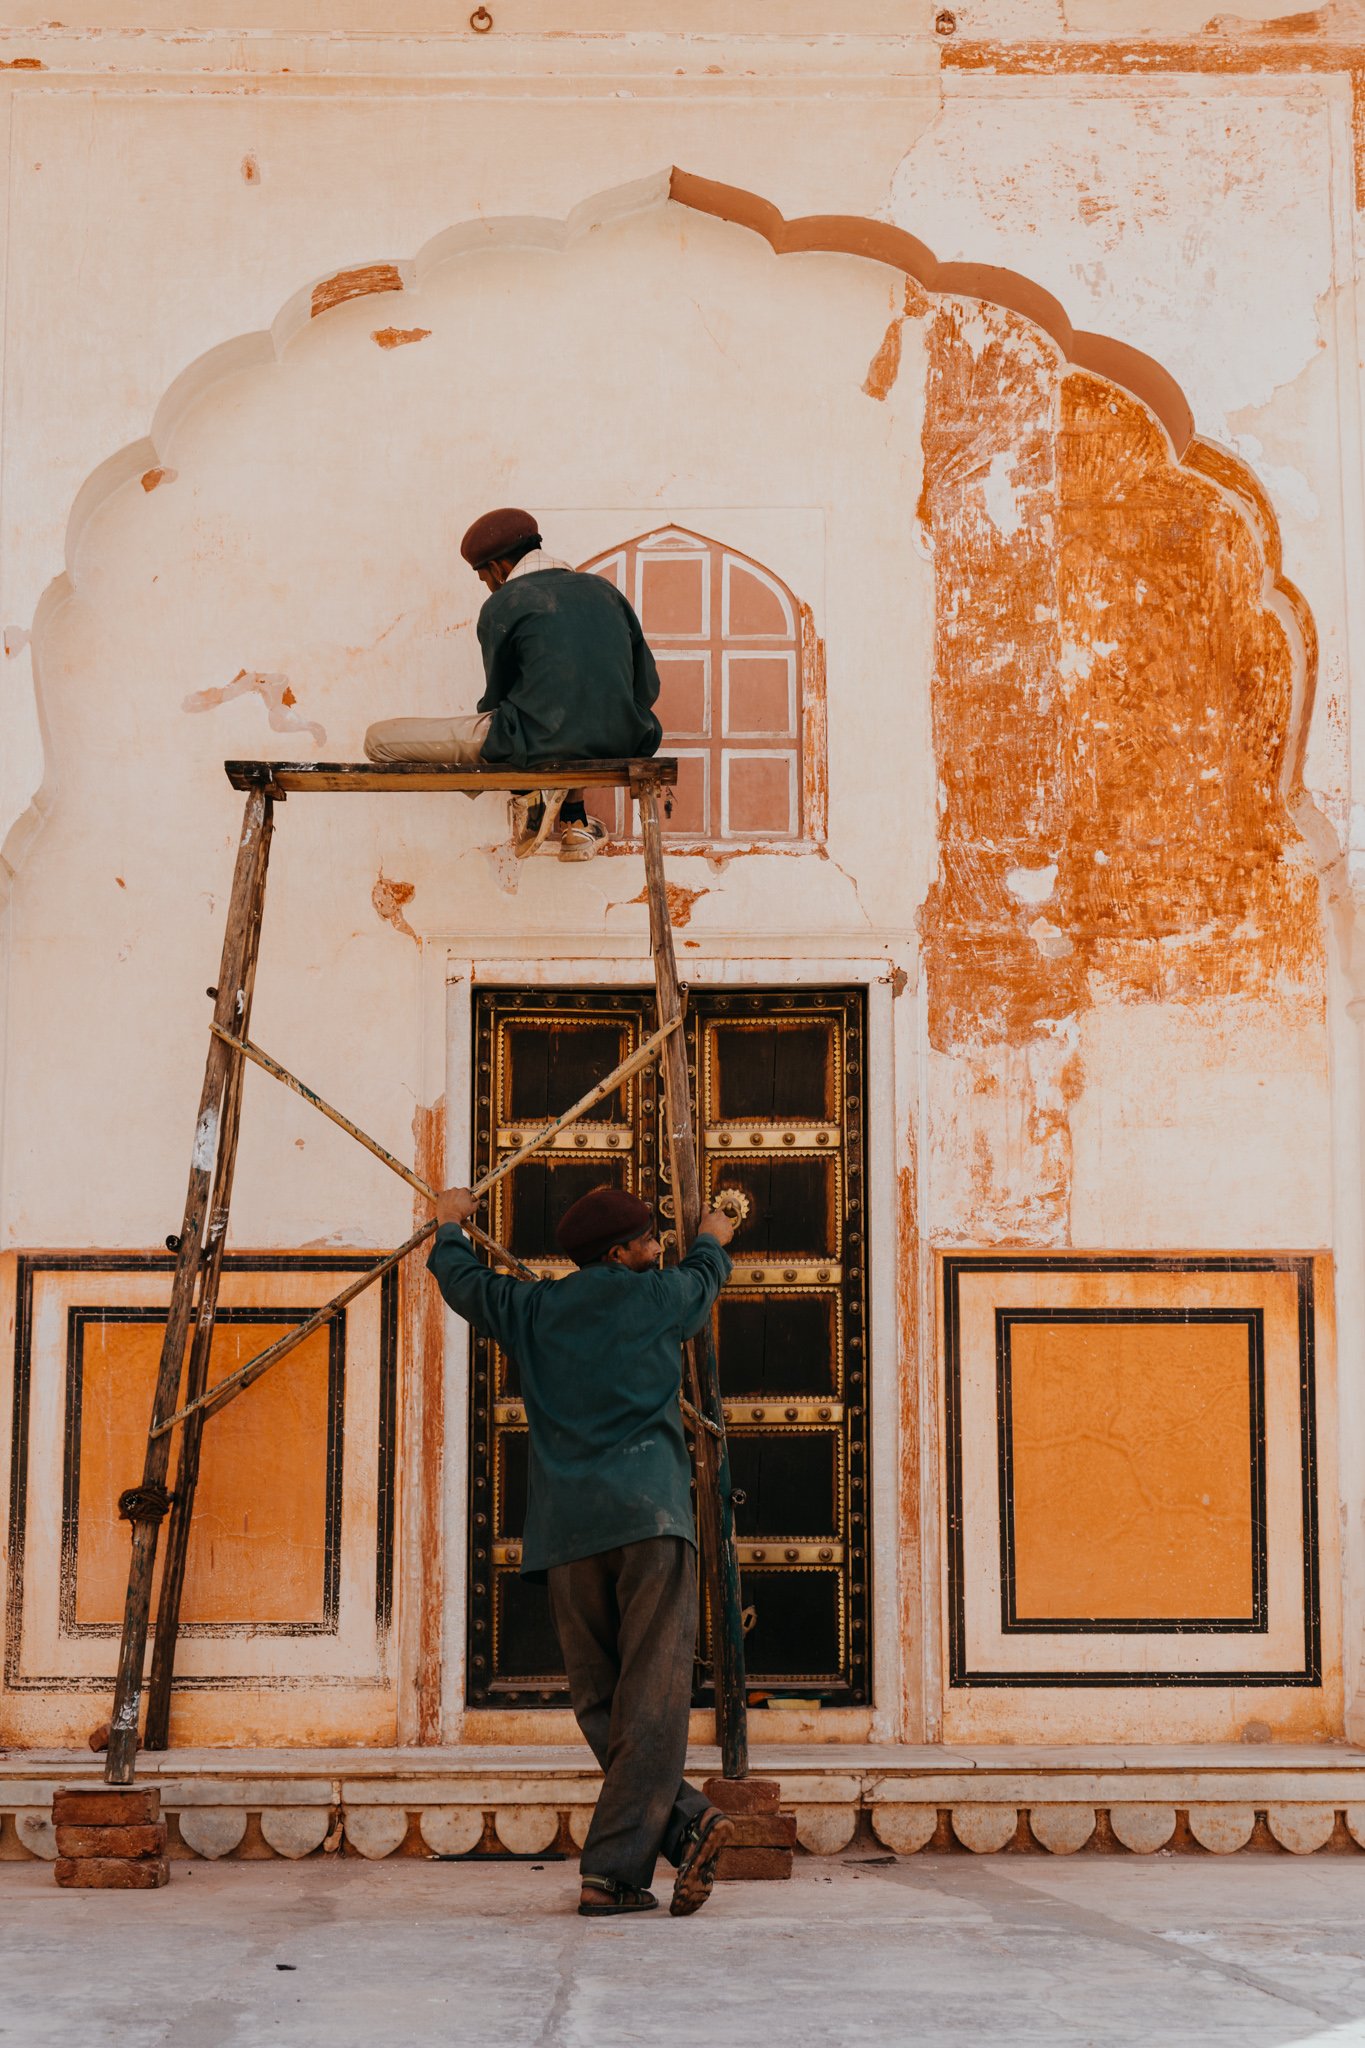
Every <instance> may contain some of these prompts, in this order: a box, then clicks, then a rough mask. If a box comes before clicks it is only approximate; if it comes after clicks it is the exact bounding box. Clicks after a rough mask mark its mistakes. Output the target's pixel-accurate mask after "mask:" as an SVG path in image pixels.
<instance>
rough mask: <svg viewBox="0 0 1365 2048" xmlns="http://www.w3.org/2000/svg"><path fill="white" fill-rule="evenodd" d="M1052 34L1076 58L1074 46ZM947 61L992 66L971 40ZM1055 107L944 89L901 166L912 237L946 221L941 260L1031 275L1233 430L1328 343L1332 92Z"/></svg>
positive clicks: (1158, 93) (1115, 98) (1221, 431)
mask: <svg viewBox="0 0 1365 2048" xmlns="http://www.w3.org/2000/svg"><path fill="white" fill-rule="evenodd" d="M1135 47H1140V46H1135ZM1037 49H1038V50H1039V51H1040V52H1041V51H1042V50H1044V49H1046V50H1048V51H1049V52H1051V57H1050V60H1049V61H1048V62H1047V64H1046V66H1045V68H1047V69H1048V70H1049V71H1051V70H1053V69H1054V68H1055V69H1062V68H1064V67H1063V59H1064V57H1065V53H1066V49H1067V46H1066V45H1065V44H1062V45H1059V46H1056V47H1055V48H1054V46H1052V45H1050V44H1049V45H1041V44H1040V45H1038V46H1037ZM981 54H982V57H983V61H986V60H985V53H984V52H982V53H981ZM1004 55H1005V53H1004V52H1002V56H1004ZM943 57H944V60H945V62H949V63H958V62H969V61H974V53H973V50H972V49H971V47H970V46H969V45H967V44H966V43H962V44H961V46H960V47H958V48H956V49H951V50H950V49H945V50H944V52H943ZM997 61H1000V60H997ZM1001 68H1002V69H1013V68H1014V67H1013V66H1012V65H1011V64H1009V63H1008V61H1003V62H1001ZM1019 68H1020V69H1027V68H1028V67H1027V66H1026V65H1023V64H1021V65H1020V66H1019ZM1115 68H1116V69H1121V68H1122V67H1121V64H1120V62H1119V60H1118V58H1117V57H1116V58H1115ZM1101 91H1102V92H1103V88H1101ZM1040 104H1044V103H1040V101H1039V100H1038V99H1036V98H1035V97H1034V96H1033V95H1032V94H1030V93H1028V92H1023V93H1020V94H1018V95H1017V96H1012V95H1006V94H1003V93H999V92H993V93H989V94H982V95H980V96H963V97H956V96H954V97H953V98H950V99H947V100H945V101H944V104H943V108H942V111H941V113H940V115H939V118H938V120H937V121H936V122H935V123H934V124H933V126H932V127H931V128H929V129H927V130H926V131H925V133H924V134H923V135H922V136H920V137H919V138H918V140H917V141H916V142H915V143H914V144H913V146H912V147H911V148H910V150H909V151H908V152H907V154H906V155H905V157H904V158H903V159H902V161H901V163H900V165H899V166H898V168H897V170H896V173H895V176H894V179H893V182H892V194H891V217H892V219H893V220H894V221H895V223H896V225H897V226H899V227H902V228H904V229H906V230H907V232H909V233H910V234H925V233H926V224H932V231H931V232H929V234H928V239H929V240H930V241H931V242H932V244H933V247H934V253H935V254H936V256H938V257H939V259H940V260H941V261H944V262H950V261H961V262H971V263H982V264H992V263H994V264H999V265H1001V266H1002V267H1005V268H1009V269H1013V270H1025V271H1027V273H1028V275H1029V276H1030V277H1031V278H1033V279H1034V280H1035V281H1036V282H1037V283H1038V284H1039V285H1040V286H1042V287H1043V289H1044V290H1046V291H1049V292H1052V293H1053V294H1054V295H1055V296H1056V297H1057V299H1058V300H1059V301H1060V302H1061V304H1062V305H1063V306H1064V307H1065V308H1066V311H1067V313H1068V315H1069V316H1070V318H1071V320H1072V321H1073V322H1074V324H1075V326H1076V327H1077V328H1087V329H1090V330H1092V331H1094V332H1097V333H1101V334H1112V335H1121V336H1122V337H1123V339H1124V341H1125V342H1127V343H1129V344H1130V345H1132V346H1133V347H1135V348H1139V349H1142V350H1144V351H1146V353H1147V354H1149V355H1150V356H1152V357H1153V358H1155V360H1156V361H1157V362H1159V363H1161V364H1163V365H1164V366H1165V367H1166V369H1168V370H1169V371H1170V372H1171V374H1172V376H1173V377H1174V378H1175V379H1176V381H1177V383H1178V384H1179V385H1180V387H1181V389H1182V390H1183V391H1184V393H1185V395H1186V397H1187V398H1188V400H1189V402H1190V404H1191V406H1192V408H1193V410H1194V415H1195V418H1196V420H1197V422H1198V425H1199V429H1200V431H1201V432H1202V433H1206V434H1210V435H1213V436H1215V437H1217V438H1219V439H1224V440H1225V439H1227V438H1228V433H1227V427H1226V416H1227V414H1228V413H1229V412H1234V411H1236V410H1238V409H1239V408H1241V407H1243V406H1246V405H1256V404H1263V403H1265V402H1266V401H1267V400H1269V398H1270V397H1271V395H1272V394H1273V393H1274V392H1275V391H1276V390H1277V389H1278V388H1279V387H1280V386H1281V385H1283V384H1287V383H1289V382H1291V381H1292V380H1293V378H1295V377H1296V376H1297V375H1298V374H1299V372H1300V371H1301V370H1302V369H1303V368H1304V366H1305V365H1306V364H1307V363H1308V362H1310V361H1311V360H1312V359H1313V357H1314V356H1315V355H1316V354H1317V353H1318V351H1319V348H1320V346H1321V340H1322V335H1321V329H1320V324H1319V316H1318V302H1319V296H1320V294H1321V293H1323V292H1324V291H1330V288H1331V286H1332V282H1333V274H1334V271H1333V251H1332V229H1331V211H1330V208H1328V207H1326V206H1324V205H1323V204H1322V203H1321V194H1322V193H1323V192H1326V191H1328V190H1331V189H1332V180H1333V178H1334V176H1335V168H1334V165H1333V160H1332V114H1331V110H1330V108H1329V107H1328V105H1327V104H1326V99H1325V95H1323V94H1322V92H1321V91H1320V90H1319V89H1318V87H1317V86H1316V84H1315V85H1314V86H1313V87H1312V88H1311V89H1310V90H1309V91H1308V92H1306V93H1304V94H1303V95H1293V94H1285V95H1284V96H1282V97H1281V96H1274V97H1272V96H1269V95H1264V94H1258V93H1248V94H1246V95H1245V97H1242V98H1230V97H1226V96H1223V95H1215V94H1206V95H1201V96H1194V95H1191V96H1189V97H1182V96H1180V95H1178V94H1175V93H1171V92H1169V91H1167V90H1166V89H1165V86H1164V82H1161V83H1158V85H1156V86H1155V87H1154V88H1153V89H1152V90H1151V91H1149V92H1143V91H1142V90H1141V89H1140V88H1139V87H1134V89H1133V90H1132V92H1131V94H1129V93H1124V94H1123V95H1119V94H1117V93H1114V94H1111V93H1107V92H1105V93H1104V96H1103V97H1102V98H1101V97H1097V96H1096V95H1094V94H1091V93H1088V92H1085V91H1084V90H1082V91H1080V92H1077V93H1076V94H1075V95H1074V97H1071V96H1068V97H1065V98H1062V97H1058V98H1051V97H1050V98H1048V99H1047V100H1046V102H1045V104H1046V107H1047V118H1046V121H1042V120H1040V118H1039V109H1040ZM1272 246H1273V247H1274V249H1275V250H1276V251H1277V256H1276V266H1277V274H1276V279H1275V290H1274V293H1273V295H1271V296H1269V297H1268V296H1267V292H1266V274H1265V251H1266V250H1267V248H1269V247H1272ZM1025 259H1026V260H1025Z"/></svg>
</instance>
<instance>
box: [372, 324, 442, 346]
mask: <svg viewBox="0 0 1365 2048" xmlns="http://www.w3.org/2000/svg"><path fill="white" fill-rule="evenodd" d="M430 332H431V329H430V328H429V327H376V328H375V330H374V332H373V334H372V335H371V336H370V340H371V341H374V342H378V344H379V346H380V348H406V347H407V345H408V343H409V342H411V341H425V340H426V338H427V336H428V335H429V334H430Z"/></svg>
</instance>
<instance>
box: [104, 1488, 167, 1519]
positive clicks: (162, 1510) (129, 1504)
mask: <svg viewBox="0 0 1365 2048" xmlns="http://www.w3.org/2000/svg"><path fill="white" fill-rule="evenodd" d="M174 1499H175V1495H174V1494H173V1493H172V1492H171V1490H170V1488H169V1487H168V1486H155V1485H154V1486H129V1487H126V1488H125V1489H124V1491H123V1492H122V1493H121V1494H120V1495H119V1497H118V1512H119V1520H120V1521H121V1522H159V1521H160V1520H161V1518H162V1516H163V1515H168V1514H169V1513H170V1511H171V1503H172V1501H173V1500H174Z"/></svg>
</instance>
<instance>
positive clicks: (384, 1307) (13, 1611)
mask: <svg viewBox="0 0 1365 2048" xmlns="http://www.w3.org/2000/svg"><path fill="white" fill-rule="evenodd" d="M382 1257H383V1253H382V1252H336V1253H332V1254H330V1255H328V1254H323V1253H318V1252H299V1253H288V1252H254V1253H253V1252H229V1253H227V1255H226V1257H225V1258H224V1261H223V1270H224V1272H225V1273H233V1274H245V1273H363V1272H365V1271H366V1270H367V1269H368V1268H369V1267H371V1266H373V1265H374V1264H375V1263H376V1262H377V1260H378V1259H380V1258H382ZM174 1270H175V1261H174V1259H173V1258H171V1257H169V1256H168V1255H167V1254H166V1253H164V1252H21V1253H19V1254H18V1255H17V1258H16V1260H15V1317H14V1392H13V1399H12V1404H11V1432H12V1434H11V1457H10V1487H9V1575H8V1585H7V1587H6V1595H5V1651H4V1658H5V1661H4V1688H5V1690H6V1691H8V1692H59V1693H77V1692H93V1693H107V1692H108V1690H109V1686H110V1684H111V1682H112V1677H111V1675H109V1674H106V1675H105V1676H98V1675H94V1674H83V1673H82V1674H75V1673H52V1674H48V1675H46V1676H43V1675H38V1676H28V1675H25V1674H24V1673H23V1671H22V1670H21V1664H22V1655H23V1621H24V1563H25V1553H26V1548H27V1539H28V1470H29V1409H30V1399H31V1376H32V1329H33V1293H34V1281H35V1279H36V1277H37V1275H39V1274H40V1273H164V1274H166V1275H167V1276H169V1275H170V1274H172V1273H173V1272H174ZM378 1287H379V1294H380V1317H379V1399H380V1409H379V1431H378V1443H377V1447H376V1449H377V1458H376V1465H377V1473H376V1486H377V1499H378V1504H379V1507H380V1512H379V1513H378V1514H377V1516H376V1519H377V1522H378V1534H377V1545H378V1546H379V1547H380V1548H381V1549H382V1550H383V1551H384V1568H383V1570H382V1571H379V1572H377V1573H376V1587H375V1622H376V1632H377V1636H378V1640H379V1649H380V1653H381V1658H382V1652H383V1645H384V1641H385V1639H386V1635H387V1629H388V1625H389V1621H390V1616H391V1609H392V1593H393V1548H394V1526H393V1520H394V1517H393V1501H394V1476H395V1467H396V1455H397V1426H396V1407H397V1375H398V1275H397V1272H396V1271H394V1272H389V1273H386V1274H385V1276H384V1278H383V1279H382V1280H381V1281H379V1282H378ZM159 1313H161V1314H163V1315H164V1310H163V1311H159ZM275 1313H276V1315H278V1313H279V1312H278V1311H276V1312H275ZM343 1341H344V1339H343ZM386 1502H387V1503H388V1508H387V1512H384V1510H383V1504H384V1503H386ZM59 1598H60V1589H59ZM251 1631H252V1632H253V1633H254V1624H253V1625H251ZM386 1683H387V1681H386V1680H385V1679H384V1678H383V1676H382V1673H380V1672H376V1673H375V1674H344V1673H331V1672H322V1673H316V1674H310V1673H284V1672H271V1673H264V1674H262V1673H258V1672H228V1673H222V1674H217V1675H209V1674H205V1675H186V1676H184V1677H177V1678H176V1680H175V1690H176V1691H177V1692H262V1693H266V1692H295V1691H304V1690H308V1689H310V1688H311V1689H314V1690H324V1691H342V1692H368V1691H372V1690H373V1689H374V1688H375V1687H377V1686H379V1687H383V1686H385V1685H386Z"/></svg>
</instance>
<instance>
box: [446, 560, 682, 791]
mask: <svg viewBox="0 0 1365 2048" xmlns="http://www.w3.org/2000/svg"><path fill="white" fill-rule="evenodd" d="M479 645H480V647H481V648H482V649H483V666H484V675H485V677H486V679H487V688H486V689H485V691H484V693H483V695H482V697H480V699H479V709H480V711H491V712H492V714H493V718H492V723H491V725H490V726H489V728H488V737H487V739H486V740H485V741H484V743H483V758H484V760H485V761H489V762H499V763H503V762H505V763H506V764H507V766H509V767H511V768H530V767H534V766H535V764H536V762H538V761H589V760H597V761H602V760H606V761H611V760H622V761H625V760H634V759H637V758H639V757H640V756H642V755H649V754H653V753H656V752H657V751H658V746H659V741H660V740H661V739H662V737H663V727H662V726H661V725H660V724H659V721H658V719H657V718H656V717H655V716H654V713H653V711H652V710H651V709H650V706H651V705H652V704H653V702H654V700H655V698H656V697H657V696H658V694H659V673H658V670H657V669H656V668H655V666H654V657H653V655H652V654H651V653H650V651H649V647H648V644H647V643H646V640H645V636H644V634H643V633H642V632H641V631H640V622H639V620H638V619H637V618H636V616H635V614H634V612H633V611H632V610H631V608H630V605H629V604H628V603H627V602H626V600H625V598H624V597H622V595H621V593H620V591H619V590H617V589H616V587H615V585H614V584H611V583H608V582H606V581H605V580H604V579H603V578H602V577H601V576H588V575H582V574H580V572H579V571H578V570H576V569H538V570H536V571H534V572H533V573H532V574H530V575H525V576H514V577H512V578H511V580H510V581H509V582H507V583H504V584H503V586H502V588H501V589H500V590H495V591H494V592H493V594H492V596H491V597H490V598H489V599H488V601H487V602H486V604H485V605H484V607H483V610H482V611H481V612H480V613H479Z"/></svg>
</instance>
